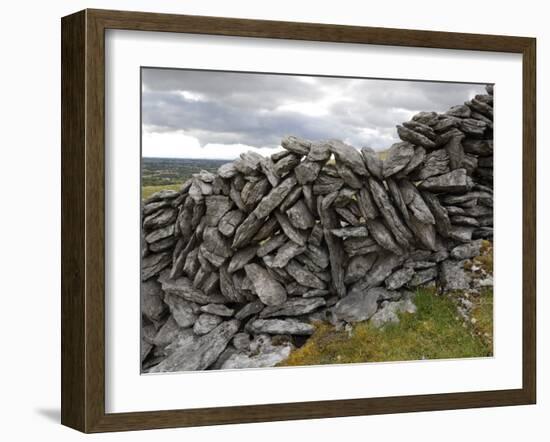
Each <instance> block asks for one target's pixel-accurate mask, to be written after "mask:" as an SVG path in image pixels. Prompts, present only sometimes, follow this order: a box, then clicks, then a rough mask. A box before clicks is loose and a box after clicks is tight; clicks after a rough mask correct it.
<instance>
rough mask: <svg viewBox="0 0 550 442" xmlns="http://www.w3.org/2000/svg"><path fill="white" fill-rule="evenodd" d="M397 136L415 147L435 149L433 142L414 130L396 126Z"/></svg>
mask: <svg viewBox="0 0 550 442" xmlns="http://www.w3.org/2000/svg"><path fill="white" fill-rule="evenodd" d="M397 134H398V135H399V138H401V139H402V140H403V141H406V142H409V143H412V144H415V145H417V146H423V147H425V148H427V149H435V147H436V145H435V142H433V141H432V140H430V139H429V138H428V137H426V136H425V135H422V134H421V133H419V132H416V131H414V130H411V129H407V128H406V127H403V126H397ZM386 176H388V175H386Z"/></svg>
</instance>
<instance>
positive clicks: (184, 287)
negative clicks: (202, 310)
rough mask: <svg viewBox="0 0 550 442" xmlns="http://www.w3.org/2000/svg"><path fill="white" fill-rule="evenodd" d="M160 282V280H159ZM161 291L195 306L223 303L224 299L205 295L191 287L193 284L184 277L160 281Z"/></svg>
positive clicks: (218, 296)
mask: <svg viewBox="0 0 550 442" xmlns="http://www.w3.org/2000/svg"><path fill="white" fill-rule="evenodd" d="M159 280H160V279H159ZM160 281H161V284H162V290H164V292H165V293H168V294H172V295H176V296H181V297H182V298H183V299H186V300H187V301H191V302H195V303H197V304H201V305H204V304H210V303H216V302H219V303H223V302H224V301H225V299H224V298H223V296H220V295H207V294H206V293H204V292H203V291H202V290H200V289H198V288H196V287H194V286H193V283H192V282H191V280H190V279H189V278H186V277H184V276H182V277H180V278H177V279H162V280H160Z"/></svg>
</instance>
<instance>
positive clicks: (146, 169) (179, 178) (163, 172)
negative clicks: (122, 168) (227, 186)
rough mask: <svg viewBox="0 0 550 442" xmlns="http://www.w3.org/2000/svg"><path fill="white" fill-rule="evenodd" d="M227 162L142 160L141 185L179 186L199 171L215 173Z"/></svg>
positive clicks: (190, 159) (184, 159)
mask: <svg viewBox="0 0 550 442" xmlns="http://www.w3.org/2000/svg"><path fill="white" fill-rule="evenodd" d="M227 162H229V160H202V159H192V158H189V159H188V158H142V160H141V185H142V186H169V185H173V184H181V183H183V182H184V181H186V180H187V179H188V178H190V177H191V175H192V174H194V173H198V172H200V171H201V170H208V171H210V172H215V171H217V170H218V168H219V167H220V166H221V165H222V164H225V163H227Z"/></svg>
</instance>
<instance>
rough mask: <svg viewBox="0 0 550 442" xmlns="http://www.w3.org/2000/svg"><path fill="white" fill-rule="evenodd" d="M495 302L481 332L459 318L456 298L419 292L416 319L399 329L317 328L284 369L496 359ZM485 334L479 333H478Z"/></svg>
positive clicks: (487, 307) (479, 324) (480, 323)
mask: <svg viewBox="0 0 550 442" xmlns="http://www.w3.org/2000/svg"><path fill="white" fill-rule="evenodd" d="M490 299H491V301H490V302H489V301H487V302H484V303H480V305H479V308H478V310H477V312H476V317H477V318H478V320H477V321H476V328H474V326H473V325H471V324H469V323H465V322H464V321H463V320H462V319H461V318H460V317H459V315H458V313H457V310H456V306H455V303H454V301H453V299H452V298H451V297H447V296H437V295H435V293H434V291H433V290H430V289H421V290H418V292H417V295H416V297H415V300H414V302H415V304H416V306H417V308H418V311H417V313H416V314H407V313H404V314H402V315H401V317H400V322H399V323H398V324H390V325H388V326H386V327H384V328H383V329H377V328H375V327H374V326H372V325H371V324H369V323H367V322H363V323H359V324H356V325H355V326H353V330H352V332H351V333H349V334H348V332H347V331H345V330H336V329H335V328H334V327H333V326H332V325H329V324H326V323H320V322H319V323H316V329H315V332H314V334H313V335H312V336H311V338H310V339H308V341H307V342H306V344H305V345H303V346H302V347H300V348H299V349H296V350H295V351H294V352H293V353H292V354H291V355H290V357H289V358H288V359H287V360H286V361H284V362H283V363H282V364H281V365H282V366H298V365H322V364H344V363H358V362H382V361H410V360H422V359H447V358H468V357H484V356H491V355H492V337H491V338H490V339H489V338H488V337H487V336H485V335H484V333H485V331H482V332H480V330H483V329H484V328H490V329H491V333H490V334H491V336H492V295H491V296H490ZM477 328H479V330H478V329H477Z"/></svg>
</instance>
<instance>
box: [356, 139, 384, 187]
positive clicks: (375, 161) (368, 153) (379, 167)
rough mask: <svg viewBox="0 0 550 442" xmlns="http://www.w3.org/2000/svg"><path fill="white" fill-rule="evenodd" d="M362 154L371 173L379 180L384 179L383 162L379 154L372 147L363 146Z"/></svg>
mask: <svg viewBox="0 0 550 442" xmlns="http://www.w3.org/2000/svg"><path fill="white" fill-rule="evenodd" d="M361 155H362V156H363V160H364V161H365V165H366V166H367V170H368V171H369V173H370V174H371V175H372V176H374V177H375V178H378V179H379V180H381V179H384V175H383V162H382V159H381V158H380V157H379V156H378V154H377V153H376V152H375V151H374V150H373V149H371V148H370V147H363V148H362V149H361Z"/></svg>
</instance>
